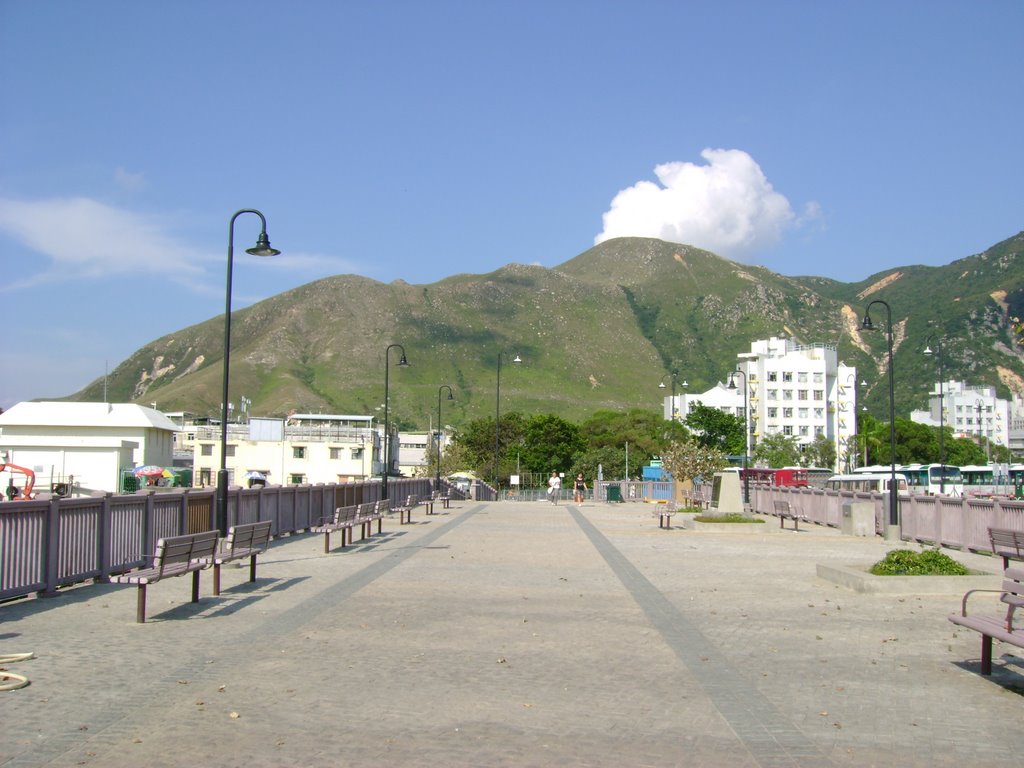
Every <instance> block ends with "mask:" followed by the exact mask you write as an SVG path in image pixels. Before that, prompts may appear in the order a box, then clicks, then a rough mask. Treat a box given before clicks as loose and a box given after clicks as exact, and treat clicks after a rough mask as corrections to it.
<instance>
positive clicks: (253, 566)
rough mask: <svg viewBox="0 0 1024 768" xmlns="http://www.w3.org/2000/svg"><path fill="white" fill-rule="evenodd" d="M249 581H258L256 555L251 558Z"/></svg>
mask: <svg viewBox="0 0 1024 768" xmlns="http://www.w3.org/2000/svg"><path fill="white" fill-rule="evenodd" d="M249 581H256V555H253V556H252V557H250V558H249Z"/></svg>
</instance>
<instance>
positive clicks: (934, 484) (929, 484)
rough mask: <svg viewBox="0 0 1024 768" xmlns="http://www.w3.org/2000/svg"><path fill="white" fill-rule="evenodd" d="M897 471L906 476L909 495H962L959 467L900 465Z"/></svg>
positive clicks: (948, 465) (962, 488)
mask: <svg viewBox="0 0 1024 768" xmlns="http://www.w3.org/2000/svg"><path fill="white" fill-rule="evenodd" d="M898 469H899V471H900V472H901V473H902V474H903V475H905V476H906V478H907V483H908V484H909V485H910V492H911V493H925V494H928V495H936V494H944V495H946V496H963V495H964V478H963V475H962V474H961V473H960V467H956V466H953V465H952V464H902V465H900V466H899V467H898Z"/></svg>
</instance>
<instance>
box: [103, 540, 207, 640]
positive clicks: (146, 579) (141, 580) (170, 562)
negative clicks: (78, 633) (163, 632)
mask: <svg viewBox="0 0 1024 768" xmlns="http://www.w3.org/2000/svg"><path fill="white" fill-rule="evenodd" d="M218 534H219V532H218V531H203V532H202V533H191V534H187V535H184V536H168V537H167V538H164V539H160V540H159V541H157V543H156V552H154V554H153V564H152V565H151V566H150V567H148V568H141V569H139V570H137V571H129V572H128V573H121V574H118V575H116V576H111V577H110V581H111V582H112V583H114V584H135V585H137V586H138V588H139V589H138V603H137V608H136V611H135V621H137V622H138V623H139V624H145V623H146V587H148V586H149V585H150V584H156V583H157V582H158V581H160V580H161V579H167V578H170V577H172V576H184V575H185V574H186V573H191V574H192V602H193V603H198V602H199V572H200V571H201V570H202V569H203V568H206V567H208V566H209V564H210V559H211V558H212V557H213V556H214V554H215V553H216V551H217V536H218Z"/></svg>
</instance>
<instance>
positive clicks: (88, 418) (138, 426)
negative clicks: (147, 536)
mask: <svg viewBox="0 0 1024 768" xmlns="http://www.w3.org/2000/svg"><path fill="white" fill-rule="evenodd" d="M175 429H176V427H175V425H174V423H173V422H171V421H170V420H169V419H168V418H167V417H166V416H164V415H163V414H162V413H160V412H159V411H157V410H154V409H153V408H146V407H145V406H142V405H134V404H132V403H65V402H60V403H58V402H23V403H18V404H17V405H15V406H14V407H12V408H11V409H10V410H8V411H6V412H4V413H2V414H0V452H3V454H6V458H5V459H4V461H5V462H7V463H11V464H16V465H18V466H21V467H25V468H26V469H31V470H32V471H33V472H35V474H36V488H37V489H38V490H41V491H49V490H50V486H51V483H69V484H71V486H72V488H73V491H74V492H77V493H89V492H92V491H109V492H112V493H114V492H117V491H118V489H119V479H120V474H121V470H122V469H131V468H132V467H137V466H142V465H143V464H155V465H157V466H161V467H169V466H171V463H172V459H173V442H174V431H175ZM9 480H10V478H9V476H8V473H3V474H0V485H2V486H3V487H5V488H6V487H7V484H8V482H9ZM14 483H15V485H21V484H22V479H21V478H20V476H19V477H16V478H14Z"/></svg>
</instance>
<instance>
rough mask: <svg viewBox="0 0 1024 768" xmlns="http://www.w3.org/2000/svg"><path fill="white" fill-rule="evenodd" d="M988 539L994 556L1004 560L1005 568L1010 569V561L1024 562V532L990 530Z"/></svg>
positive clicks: (1000, 529) (1005, 529) (1008, 529)
mask: <svg viewBox="0 0 1024 768" xmlns="http://www.w3.org/2000/svg"><path fill="white" fill-rule="evenodd" d="M988 538H989V541H990V542H991V543H992V552H993V554H996V555H999V556H1000V557H1001V558H1003V568H1009V567H1010V560H1024V531H1017V530H1014V529H1012V528H989V529H988Z"/></svg>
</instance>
